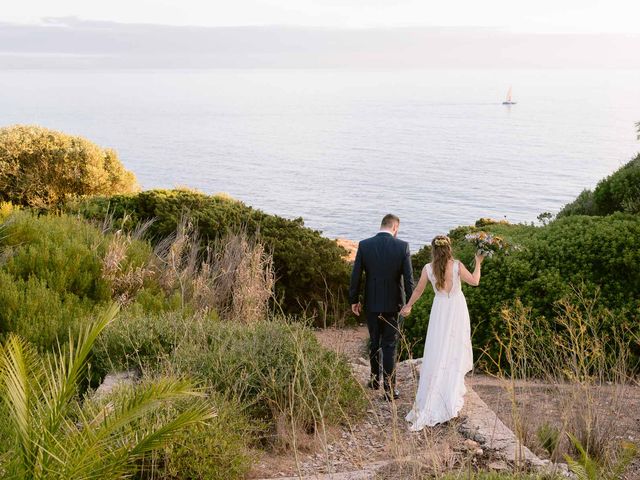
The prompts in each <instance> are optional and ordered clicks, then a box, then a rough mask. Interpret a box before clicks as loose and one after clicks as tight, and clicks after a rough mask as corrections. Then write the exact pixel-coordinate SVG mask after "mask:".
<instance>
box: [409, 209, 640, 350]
mask: <svg viewBox="0 0 640 480" xmlns="http://www.w3.org/2000/svg"><path fill="white" fill-rule="evenodd" d="M475 229H476V227H460V228H457V229H454V230H452V231H451V232H450V237H451V238H452V241H453V248H454V254H455V256H456V257H458V258H460V259H461V260H462V261H463V262H464V263H465V264H466V265H467V266H468V267H469V268H472V265H473V254H474V252H473V248H472V247H471V245H470V244H469V243H468V242H465V241H464V235H465V234H466V233H468V232H471V231H473V230H475ZM483 229H484V230H485V231H490V232H494V233H496V234H499V235H501V236H503V237H505V238H508V239H510V240H512V241H513V242H514V243H516V244H519V245H520V246H521V247H522V249H521V250H519V251H515V252H512V253H511V254H510V255H499V256H496V257H494V258H491V259H488V260H487V261H485V263H484V264H483V271H482V279H481V282H480V286H479V287H477V288H474V287H468V286H465V287H464V292H465V296H466V298H467V304H468V306H469V312H470V315H471V322H472V332H473V344H474V347H475V349H476V351H475V353H476V358H478V356H479V354H480V352H481V350H482V349H483V348H488V351H489V353H490V354H491V355H493V356H497V351H498V349H499V347H498V343H497V341H496V339H495V335H498V336H500V337H502V338H504V336H505V335H506V332H505V328H504V326H503V325H502V323H501V321H500V314H499V311H500V308H501V307H502V306H503V305H504V304H505V303H510V302H513V301H514V300H515V299H518V298H519V299H520V300H521V301H522V302H523V304H524V305H525V306H527V307H531V308H532V314H533V315H534V316H536V317H546V318H547V319H551V318H552V317H553V316H554V315H555V303H556V302H557V301H558V300H560V299H561V298H563V297H565V296H567V294H569V293H570V292H571V290H572V288H574V287H576V288H581V289H582V290H583V291H584V292H586V293H587V294H590V295H596V294H598V295H599V302H598V306H599V307H600V308H607V309H609V310H611V311H613V312H615V314H616V315H614V316H613V317H612V318H613V319H614V320H615V321H616V322H618V324H619V325H622V324H628V326H629V328H631V329H632V330H633V331H637V330H638V320H639V319H640V295H639V293H640V243H639V242H638V241H637V239H638V238H640V217H638V216H634V215H628V214H622V213H617V214H614V215H610V216H607V217H587V216H570V217H566V218H561V219H558V220H556V221H554V222H552V223H550V224H549V225H547V226H545V227H533V226H528V225H501V224H495V225H486V226H485V227H483ZM597 292H598V293H597ZM428 301H429V298H427V299H425V300H422V301H421V302H425V305H424V307H420V305H416V308H414V313H412V315H411V316H410V317H409V318H408V319H407V320H406V321H405V331H406V335H407V338H408V340H409V342H410V343H411V344H412V345H413V354H414V355H421V354H422V347H423V344H424V335H425V333H426V327H427V323H428V310H429V308H428V303H426V302H428ZM605 327H606V326H605ZM605 330H606V328H605Z"/></svg>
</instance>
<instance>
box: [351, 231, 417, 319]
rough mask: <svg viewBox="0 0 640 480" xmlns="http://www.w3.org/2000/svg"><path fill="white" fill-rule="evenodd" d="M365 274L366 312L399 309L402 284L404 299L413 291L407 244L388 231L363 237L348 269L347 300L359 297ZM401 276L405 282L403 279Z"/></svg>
mask: <svg viewBox="0 0 640 480" xmlns="http://www.w3.org/2000/svg"><path fill="white" fill-rule="evenodd" d="M363 272H364V274H365V278H366V280H365V286H364V308H365V310H367V311H368V312H398V311H400V309H401V308H402V305H403V304H404V301H405V299H404V298H403V295H402V293H403V288H402V287H403V283H404V293H405V295H406V299H408V298H410V297H411V294H412V293H413V271H412V269H411V253H410V252H409V244H408V243H407V242H404V241H402V240H398V239H397V238H394V237H393V235H391V234H390V233H387V232H380V233H378V234H377V235H376V236H374V237H371V238H367V239H366V240H362V241H361V242H360V243H359V244H358V253H357V254H356V261H355V263H354V264H353V271H352V272H351V286H350V287H349V302H350V303H351V304H352V305H353V304H355V303H358V301H359V299H360V284H361V281H362V273H363ZM403 278H404V282H403Z"/></svg>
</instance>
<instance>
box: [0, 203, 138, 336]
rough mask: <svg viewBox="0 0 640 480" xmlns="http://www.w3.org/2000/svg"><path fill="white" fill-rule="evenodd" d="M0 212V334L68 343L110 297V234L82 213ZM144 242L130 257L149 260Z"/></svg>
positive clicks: (133, 261) (135, 260)
mask: <svg viewBox="0 0 640 480" xmlns="http://www.w3.org/2000/svg"><path fill="white" fill-rule="evenodd" d="M2 211H3V212H5V213H4V214H2V215H0V222H2V223H0V226H1V233H0V335H2V334H5V333H6V332H10V331H11V332H16V333H18V334H20V335H21V336H22V337H23V338H25V339H27V340H29V341H30V342H32V343H33V344H34V345H36V346H37V347H39V348H42V349H51V348H52V347H53V346H55V345H56V343H57V341H58V339H59V340H61V341H62V342H64V341H65V340H66V339H67V338H68V334H69V330H71V331H72V332H75V331H77V328H78V327H79V326H80V325H82V324H83V322H84V321H85V320H86V319H87V318H88V317H89V316H91V315H92V314H93V313H96V312H97V311H99V310H100V309H101V308H102V307H103V305H104V304H106V303H108V302H109V301H110V300H111V285H110V282H109V281H108V280H107V279H105V278H104V276H103V275H102V265H103V257H104V255H105V252H106V249H107V245H108V244H109V241H110V239H111V238H112V235H103V234H102V232H101V231H100V230H99V229H97V228H95V227H94V226H92V225H90V224H89V223H88V222H87V221H85V220H83V219H81V218H74V217H70V216H68V215H43V216H38V215H36V214H34V213H31V212H29V211H19V210H18V211H14V210H13V209H11V208H9V207H8V206H7V205H5V206H4V207H3V209H2ZM148 253H149V250H147V249H145V248H144V246H143V245H141V242H134V243H132V244H131V245H129V251H128V255H127V257H128V260H127V262H128V263H130V264H132V265H135V264H141V263H142V262H144V261H145V260H146V256H147V255H148Z"/></svg>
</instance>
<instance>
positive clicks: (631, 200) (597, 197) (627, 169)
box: [558, 155, 640, 217]
mask: <svg viewBox="0 0 640 480" xmlns="http://www.w3.org/2000/svg"><path fill="white" fill-rule="evenodd" d="M614 212H627V213H633V214H638V213H640V155H638V156H637V157H636V158H634V159H633V160H631V161H630V162H628V163H627V164H625V165H623V166H622V167H621V168H620V169H618V170H617V171H616V172H614V173H613V174H612V175H610V176H608V177H607V178H605V179H603V180H601V181H600V182H599V183H598V185H597V186H596V188H595V190H594V191H593V192H592V191H591V190H584V191H583V192H582V193H581V194H580V195H579V196H578V198H576V199H575V200H574V201H573V202H571V203H569V204H567V205H566V206H565V207H564V208H563V209H562V211H561V212H560V213H559V214H558V216H559V217H564V216H570V215H610V214H612V213H614Z"/></svg>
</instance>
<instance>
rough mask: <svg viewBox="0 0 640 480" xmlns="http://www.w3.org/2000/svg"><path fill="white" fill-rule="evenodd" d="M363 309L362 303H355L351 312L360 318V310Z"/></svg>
mask: <svg viewBox="0 0 640 480" xmlns="http://www.w3.org/2000/svg"><path fill="white" fill-rule="evenodd" d="M361 309H362V304H361V303H360V302H358V303H354V304H353V305H351V311H352V312H353V314H354V315H355V316H356V317H359V316H360V310H361Z"/></svg>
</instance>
